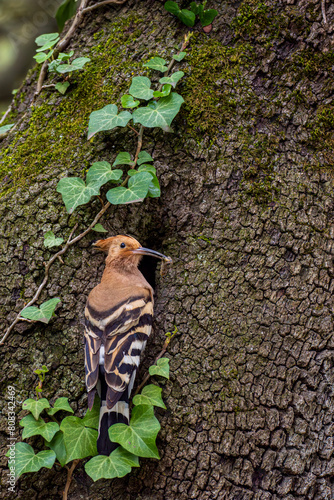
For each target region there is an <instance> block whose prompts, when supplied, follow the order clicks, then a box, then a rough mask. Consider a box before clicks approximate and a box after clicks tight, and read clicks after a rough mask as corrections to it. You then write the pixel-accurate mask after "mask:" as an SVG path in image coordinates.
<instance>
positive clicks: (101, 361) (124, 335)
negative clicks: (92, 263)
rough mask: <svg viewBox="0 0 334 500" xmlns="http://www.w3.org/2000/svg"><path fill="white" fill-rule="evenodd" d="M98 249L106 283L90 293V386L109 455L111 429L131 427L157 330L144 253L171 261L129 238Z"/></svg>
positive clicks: (102, 447)
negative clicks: (143, 361)
mask: <svg viewBox="0 0 334 500" xmlns="http://www.w3.org/2000/svg"><path fill="white" fill-rule="evenodd" d="M94 246H95V247H97V248H98V249H100V250H103V251H104V252H106V253H107V254H108V255H107V258H106V267H105V270H104V272H103V275H102V279H101V283H100V284H99V285H97V286H96V287H95V288H93V290H92V291H91V292H90V294H89V296H88V299H87V305H86V309H85V334H84V335H85V372H86V387H87V392H88V407H89V408H90V409H91V408H92V406H93V403H94V398H95V393H96V391H97V392H98V394H99V396H100V399H101V408H100V422H99V434H98V440H97V449H98V452H99V454H100V455H109V454H110V453H111V452H112V451H113V450H114V449H115V448H117V446H118V444H116V443H112V442H111V441H110V439H109V435H108V429H109V427H110V426H111V425H113V424H115V423H125V424H128V423H129V397H130V394H131V391H132V388H133V384H134V380H135V377H136V371H137V369H138V366H139V361H140V355H141V353H142V351H143V350H144V348H145V345H146V341H147V339H148V337H149V336H150V333H151V328H152V317H153V289H152V287H151V286H150V285H149V283H148V282H147V281H146V279H145V278H144V276H143V275H142V273H141V272H140V271H139V270H138V264H139V261H140V259H141V256H142V255H150V256H153V257H156V258H158V259H162V260H163V261H165V262H167V263H170V262H171V259H170V258H169V257H166V256H165V255H163V254H161V253H159V252H156V251H154V250H150V249H148V248H143V247H142V246H141V245H140V243H139V242H138V241H137V240H135V239H134V238H132V237H130V236H122V235H118V236H113V237H111V238H107V239H105V240H98V241H97V242H95V243H94Z"/></svg>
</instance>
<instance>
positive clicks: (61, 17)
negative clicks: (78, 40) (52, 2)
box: [55, 0, 78, 32]
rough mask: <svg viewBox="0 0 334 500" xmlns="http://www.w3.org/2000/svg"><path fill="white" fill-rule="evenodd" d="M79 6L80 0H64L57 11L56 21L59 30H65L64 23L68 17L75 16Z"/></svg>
mask: <svg viewBox="0 0 334 500" xmlns="http://www.w3.org/2000/svg"><path fill="white" fill-rule="evenodd" d="M77 8H78V0H64V1H63V2H62V3H61V5H60V6H59V7H58V10H57V12H56V16H55V17H56V21H57V24H58V29H59V31H60V32H61V31H63V28H64V25H65V23H66V21H67V20H68V19H71V17H73V16H74V14H75V13H76V11H77Z"/></svg>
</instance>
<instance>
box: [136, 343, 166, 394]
mask: <svg viewBox="0 0 334 500" xmlns="http://www.w3.org/2000/svg"><path fill="white" fill-rule="evenodd" d="M170 341H171V338H167V339H166V340H165V343H164V345H163V348H162V350H161V351H160V353H159V354H158V356H157V357H156V358H155V360H154V363H153V364H154V365H156V363H157V361H158V360H159V359H160V358H162V356H163V355H164V354H165V352H166V351H167V347H168V345H169V343H170ZM150 376H151V375H150V374H149V373H146V375H145V377H144V380H143V381H142V383H141V384H140V385H139V386H138V387H137V389H136V392H135V393H134V396H136V394H138V393H139V392H140V391H141V390H142V388H143V387H144V385H145V384H146V382H147V381H148V380H149V378H150Z"/></svg>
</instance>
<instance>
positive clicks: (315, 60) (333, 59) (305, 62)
mask: <svg viewBox="0 0 334 500" xmlns="http://www.w3.org/2000/svg"><path fill="white" fill-rule="evenodd" d="M333 64H334V53H333V52H332V51H329V52H325V53H323V52H315V51H314V49H306V50H303V51H301V52H297V53H296V54H295V55H294V56H293V58H292V68H291V71H293V72H295V73H298V75H300V76H301V75H305V76H307V77H308V78H312V77H314V76H315V75H316V74H317V73H319V71H330V72H331V70H332V66H333Z"/></svg>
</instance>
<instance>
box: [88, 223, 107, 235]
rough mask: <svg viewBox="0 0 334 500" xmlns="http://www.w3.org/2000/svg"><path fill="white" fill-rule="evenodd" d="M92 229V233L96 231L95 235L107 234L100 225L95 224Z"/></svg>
mask: <svg viewBox="0 0 334 500" xmlns="http://www.w3.org/2000/svg"><path fill="white" fill-rule="evenodd" d="M92 229H93V231H96V232H97V233H107V232H108V231H107V230H106V229H104V227H103V226H102V224H100V223H98V224H95V226H94V227H93V228H92Z"/></svg>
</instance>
